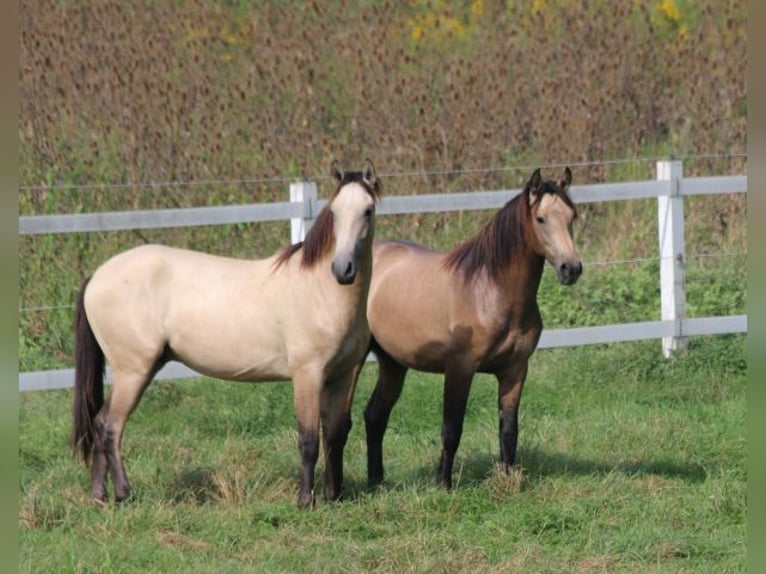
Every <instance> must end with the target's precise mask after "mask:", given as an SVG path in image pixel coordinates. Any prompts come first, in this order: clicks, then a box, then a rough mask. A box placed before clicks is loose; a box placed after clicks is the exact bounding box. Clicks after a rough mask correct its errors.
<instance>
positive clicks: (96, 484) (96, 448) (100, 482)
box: [90, 410, 107, 502]
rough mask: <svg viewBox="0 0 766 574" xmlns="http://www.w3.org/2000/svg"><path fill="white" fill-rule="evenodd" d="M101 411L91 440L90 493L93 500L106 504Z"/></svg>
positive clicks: (104, 455) (97, 416) (105, 466)
mask: <svg viewBox="0 0 766 574" xmlns="http://www.w3.org/2000/svg"><path fill="white" fill-rule="evenodd" d="M103 416H104V413H103V410H102V411H101V412H99V414H98V415H96V421H95V427H96V436H95V437H94V440H93V455H92V458H91V463H90V465H91V466H90V491H91V495H92V496H93V498H95V499H96V500H98V501H100V502H106V484H105V482H106V472H107V462H106V452H105V450H104V443H105V435H106V429H105V428H104V423H103Z"/></svg>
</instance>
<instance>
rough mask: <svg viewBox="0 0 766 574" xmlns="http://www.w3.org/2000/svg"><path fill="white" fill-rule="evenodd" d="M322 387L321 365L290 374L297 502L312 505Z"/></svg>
mask: <svg viewBox="0 0 766 574" xmlns="http://www.w3.org/2000/svg"><path fill="white" fill-rule="evenodd" d="M321 389H322V377H321V369H317V370H315V369H304V370H302V371H301V372H299V373H296V374H295V375H294V376H293V401H294V403H295V417H296V419H297V421H298V451H299V453H300V456H301V477H300V483H299V486H298V506H300V507H301V508H308V507H313V506H314V469H315V468H316V463H317V458H318V457H319V397H320V393H321Z"/></svg>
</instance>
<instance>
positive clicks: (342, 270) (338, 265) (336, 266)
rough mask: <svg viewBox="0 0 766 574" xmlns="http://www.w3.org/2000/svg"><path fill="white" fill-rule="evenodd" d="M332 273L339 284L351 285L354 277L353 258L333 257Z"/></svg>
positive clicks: (354, 266)
mask: <svg viewBox="0 0 766 574" xmlns="http://www.w3.org/2000/svg"><path fill="white" fill-rule="evenodd" d="M332 274H333V275H335V280H336V281H337V282H338V283H340V284H341V285H351V284H352V283H353V282H354V279H356V264H355V263H354V261H353V259H345V258H339V259H335V260H334V261H333V262H332Z"/></svg>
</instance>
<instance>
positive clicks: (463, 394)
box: [437, 361, 474, 488]
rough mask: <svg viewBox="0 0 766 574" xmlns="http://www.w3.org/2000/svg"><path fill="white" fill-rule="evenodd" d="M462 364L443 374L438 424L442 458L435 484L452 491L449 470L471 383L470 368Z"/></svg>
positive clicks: (461, 428)
mask: <svg viewBox="0 0 766 574" xmlns="http://www.w3.org/2000/svg"><path fill="white" fill-rule="evenodd" d="M466 363H467V361H464V362H457V361H456V362H455V363H453V364H450V365H447V368H446V370H445V372H444V413H443V417H444V419H443V423H442V454H441V459H440V461H439V471H438V474H437V481H438V482H439V484H441V485H442V486H444V487H446V488H452V466H453V463H454V461H455V453H456V452H457V447H458V446H459V445H460V437H461V436H462V434H463V419H465V407H466V404H467V402H468V393H469V391H470V390H471V382H472V381H473V374H474V371H473V367H472V366H471V365H469V364H466Z"/></svg>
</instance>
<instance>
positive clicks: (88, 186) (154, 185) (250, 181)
mask: <svg viewBox="0 0 766 574" xmlns="http://www.w3.org/2000/svg"><path fill="white" fill-rule="evenodd" d="M665 159H670V160H678V161H702V160H723V159H727V160H733V159H747V154H746V153H735V154H687V155H680V156H670V157H668V156H640V157H634V158H618V159H605V160H594V161H575V162H555V163H547V164H535V165H515V166H504V167H487V168H462V169H449V170H432V171H429V170H424V171H409V172H389V173H385V172H382V173H378V177H381V178H408V177H436V176H458V175H480V174H491V173H507V172H517V171H529V170H533V169H536V168H541V169H560V168H564V167H567V166H568V167H597V166H609V165H624V164H630V163H656V162H658V161H662V160H665ZM309 177H310V179H311V180H312V181H313V180H326V179H330V176H327V175H324V174H319V175H311V176H309ZM299 180H300V178H298V177H296V176H289V175H281V176H264V177H254V178H238V179H211V180H197V181H160V182H155V181H148V182H122V183H84V184H61V185H48V184H37V185H20V186H19V188H18V189H19V191H21V192H24V191H45V190H49V189H59V190H64V191H67V190H71V191H75V190H82V191H85V190H97V189H111V190H120V189H123V190H124V189H134V188H146V189H162V188H172V187H204V186H234V185H257V184H266V183H283V184H284V183H290V182H294V181H299Z"/></svg>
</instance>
